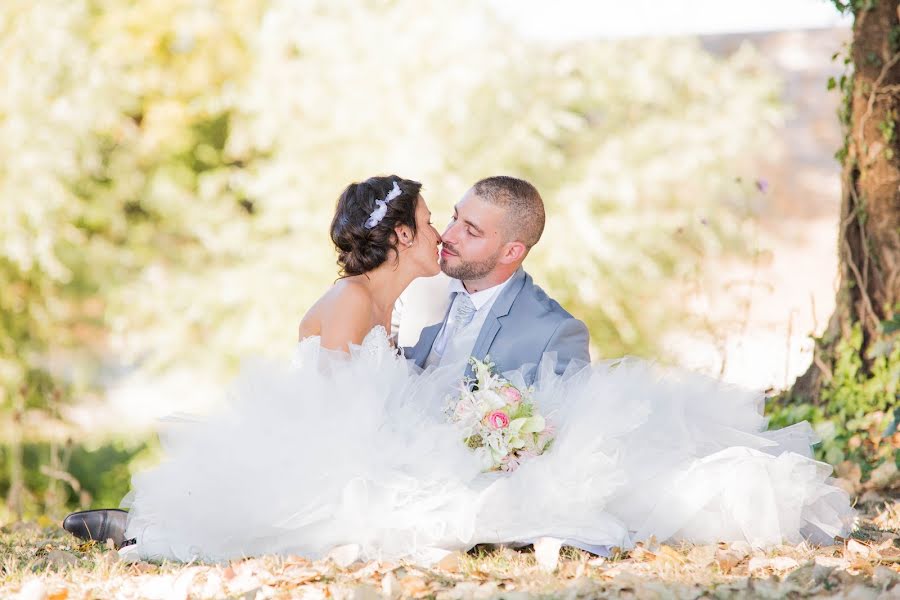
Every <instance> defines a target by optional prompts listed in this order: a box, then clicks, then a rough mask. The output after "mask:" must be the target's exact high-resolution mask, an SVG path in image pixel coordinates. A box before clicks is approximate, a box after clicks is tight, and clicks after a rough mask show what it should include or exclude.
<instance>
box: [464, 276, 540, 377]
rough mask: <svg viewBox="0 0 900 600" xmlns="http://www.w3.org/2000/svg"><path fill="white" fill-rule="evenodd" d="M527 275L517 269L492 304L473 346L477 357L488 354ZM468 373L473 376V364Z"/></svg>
mask: <svg viewBox="0 0 900 600" xmlns="http://www.w3.org/2000/svg"><path fill="white" fill-rule="evenodd" d="M526 277H527V275H526V274H525V271H524V270H523V269H522V268H521V267H519V270H518V271H516V272H515V273H514V274H513V276H512V278H511V279H510V282H509V285H507V286H506V288H505V289H504V290H503V291H502V292H501V293H500V296H499V297H497V299H496V300H495V301H494V304H493V306H491V311H490V312H489V313H488V316H487V319H486V320H485V322H484V325H482V327H481V332H480V333H479V334H478V338H477V339H476V340H475V346H474V347H473V348H472V356H473V357H475V358H476V359H478V360H484V357H485V356H487V354H488V350H490V348H491V344H493V343H494V339H495V338H496V337H497V334H498V333H500V329H502V327H503V323H502V319H503V317H505V316H506V315H508V314H509V311H510V309H511V308H512V305H513V302H515V300H516V297H518V295H519V292H521V291H522V288H523V287H524V286H525V280H526ZM466 375H467V376H472V365H469V367H468V368H467V369H466Z"/></svg>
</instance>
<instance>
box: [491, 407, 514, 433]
mask: <svg viewBox="0 0 900 600" xmlns="http://www.w3.org/2000/svg"><path fill="white" fill-rule="evenodd" d="M488 423H490V424H491V427H493V428H494V429H503V428H504V427H509V415H507V414H506V413H505V412H503V411H502V410H495V411H494V412H492V413H491V414H489V415H488Z"/></svg>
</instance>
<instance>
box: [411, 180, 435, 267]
mask: <svg viewBox="0 0 900 600" xmlns="http://www.w3.org/2000/svg"><path fill="white" fill-rule="evenodd" d="M440 244H441V235H440V234H439V233H438V231H437V229H435V228H434V226H433V225H432V224H431V211H430V210H428V205H427V204H425V199H424V198H423V197H422V196H419V201H418V203H417V205H416V237H415V238H414V239H413V243H412V246H410V247H409V248H408V249H407V251H406V256H407V258H409V259H411V260H412V262H413V264H415V265H416V266H417V267H418V268H419V269H420V270H421V276H422V277H431V276H433V275H437V274H438V273H439V272H440V270H441V265H440V263H439V262H438V260H439V259H440V255H439V246H440Z"/></svg>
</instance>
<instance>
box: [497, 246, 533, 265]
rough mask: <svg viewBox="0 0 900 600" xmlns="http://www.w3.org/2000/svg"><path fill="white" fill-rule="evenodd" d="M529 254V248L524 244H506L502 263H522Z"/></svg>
mask: <svg viewBox="0 0 900 600" xmlns="http://www.w3.org/2000/svg"><path fill="white" fill-rule="evenodd" d="M526 254H528V248H526V247H525V244H523V243H522V242H506V244H505V245H504V247H503V251H502V252H501V253H500V262H501V263H503V264H505V265H509V264H513V263H516V262H520V261H521V260H522V259H524V258H525V255H526Z"/></svg>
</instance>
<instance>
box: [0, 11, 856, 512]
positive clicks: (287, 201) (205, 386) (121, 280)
mask: <svg viewBox="0 0 900 600" xmlns="http://www.w3.org/2000/svg"><path fill="white" fill-rule="evenodd" d="M849 27H850V23H849V21H848V20H846V19H845V18H842V17H841V16H840V15H838V13H837V12H836V11H835V9H834V8H833V6H832V5H831V4H830V3H827V2H824V1H820V0H777V1H776V0H766V1H757V2H752V3H748V2H723V1H718V2H716V1H713V0H694V1H691V0H681V1H676V0H668V1H666V2H659V1H650V0H633V1H632V2H627V3H626V2H608V1H591V2H588V1H582V2H577V1H571V0H569V1H557V2H552V3H550V2H541V1H537V0H492V1H490V2H478V1H475V0H461V1H457V2H452V3H451V2H422V1H416V2H414V1H412V0H397V1H374V0H358V1H349V0H332V1H328V2H325V1H313V0H216V1H212V0H205V1H204V0H155V1H154V2H136V3H126V2H121V1H120V0H58V1H54V0H6V1H5V2H4V3H3V4H2V6H0V33H2V35H0V90H2V91H0V310H2V320H0V352H2V354H0V435H2V436H3V438H2V439H3V444H4V445H3V447H2V452H3V457H4V458H3V462H2V464H0V494H2V495H4V496H6V497H8V498H9V497H12V496H15V501H14V502H13V501H10V502H9V503H8V504H9V505H10V511H14V510H26V511H27V510H39V509H43V508H46V507H53V506H55V505H58V506H62V505H63V504H65V503H66V502H68V503H70V505H71V504H72V503H75V504H78V503H80V504H83V505H88V504H94V505H99V504H104V503H105V504H110V503H113V504H117V503H118V498H119V497H120V496H121V494H122V492H123V491H124V490H125V489H126V488H127V485H128V465H129V461H138V462H139V461H140V460H142V457H145V456H146V453H145V452H143V450H142V449H143V448H144V447H145V445H146V444H147V443H148V441H149V443H150V445H151V446H152V443H153V442H152V439H153V438H152V434H151V431H152V428H153V426H154V422H155V419H156V418H158V417H160V416H162V415H165V414H167V413H170V412H172V411H191V410H204V409H206V408H208V407H209V406H210V405H211V404H213V403H214V402H215V401H216V398H217V397H219V395H220V394H221V393H222V389H223V388H224V387H225V386H226V385H227V382H228V380H229V378H230V376H231V375H232V374H233V373H234V372H235V370H236V369H237V368H238V367H239V364H240V361H241V359H242V358H244V357H247V356H252V355H257V354H260V353H265V354H281V355H284V354H286V353H289V352H290V350H291V347H292V345H293V344H294V343H295V341H296V331H297V324H298V322H299V319H300V317H301V316H302V315H303V313H304V312H305V310H306V309H307V308H308V307H309V306H310V305H311V303H312V302H313V301H314V300H315V298H317V296H318V295H319V294H321V293H322V291H323V290H324V289H325V288H326V286H328V285H329V284H330V283H331V282H332V281H333V280H334V279H335V277H336V275H337V268H336V265H335V254H334V252H333V250H332V248H331V247H330V244H329V239H328V235H327V229H328V223H329V221H330V217H331V211H332V209H333V206H334V202H335V200H336V198H337V195H338V194H339V193H340V191H341V189H342V188H343V187H344V186H345V185H346V184H347V183H349V182H351V181H356V180H360V179H364V178H366V177H368V176H370V175H373V174H390V173H396V174H400V175H402V176H403V177H408V178H413V179H417V180H419V181H422V182H423V183H424V184H425V188H424V190H423V194H424V195H425V197H426V199H427V201H428V202H429V205H430V207H431V208H432V210H433V211H434V214H435V220H436V223H437V224H438V226H439V228H440V226H441V224H443V223H444V222H445V221H446V218H447V217H448V216H449V214H450V209H451V207H452V205H453V203H454V202H455V201H457V200H458V199H459V198H460V197H461V196H462V194H463V193H464V192H465V191H466V189H467V187H468V186H469V185H471V184H472V183H473V182H474V181H476V180H477V179H479V178H481V177H484V176H488V175H493V174H501V173H502V174H512V175H517V176H521V177H525V178H527V179H529V180H531V181H532V182H533V183H535V184H536V185H537V187H538V188H539V190H540V191H541V193H542V195H543V197H544V199H545V202H546V204H547V212H548V223H547V229H546V231H545V235H544V237H543V239H542V240H541V242H540V244H539V245H538V246H537V247H536V248H535V250H534V251H533V252H532V254H531V255H530V256H529V258H528V260H527V262H526V268H527V269H528V271H529V272H531V273H532V275H533V276H534V277H535V279H536V280H537V281H538V283H539V284H541V285H542V286H543V287H544V288H545V289H547V290H548V291H549V292H550V293H551V295H553V296H554V297H556V298H557V299H558V300H559V301H560V302H561V303H562V304H563V305H564V306H565V307H566V308H568V309H569V311H570V312H572V313H574V314H575V315H576V316H578V317H579V318H581V319H583V320H584V321H585V322H586V323H587V324H588V325H589V327H590V330H591V334H592V352H593V355H594V356H595V357H597V358H604V357H613V356H619V355H622V354H637V355H641V356H646V357H653V358H657V359H659V360H661V361H664V362H668V363H673V364H678V365H683V366H687V367H690V368H695V369H699V370H702V371H704V372H707V373H709V374H712V375H714V376H717V377H722V378H723V379H725V380H727V381H730V382H735V383H740V384H743V385H747V386H751V387H755V388H759V389H770V388H771V389H780V388H784V387H786V386H787V385H789V384H790V383H791V382H792V380H793V378H794V377H796V376H797V375H798V374H800V373H801V372H803V371H804V370H805V368H806V367H807V366H808V364H809V361H810V359H811V348H812V343H811V341H810V340H809V337H808V336H809V335H810V334H811V333H813V332H814V331H815V332H821V330H822V329H823V328H824V326H825V320H826V319H827V317H828V315H830V314H831V309H832V307H833V300H834V298H833V297H834V289H835V277H836V273H837V267H836V256H835V246H836V238H837V230H838V228H837V219H838V209H839V166H838V164H837V162H836V161H835V160H834V158H833V155H834V153H835V151H836V150H837V148H838V146H839V144H840V131H839V125H838V120H837V118H836V115H835V111H836V108H837V103H838V97H837V93H836V92H829V91H827V89H826V84H827V82H828V80H829V78H830V77H839V76H840V74H841V73H842V72H843V68H844V65H843V64H842V62H841V61H840V60H839V59H838V60H835V59H833V56H834V55H835V54H836V53H837V52H838V51H840V50H841V49H842V47H843V45H844V44H846V43H847V42H848V40H849V39H850V30H849ZM16 482H20V484H21V485H19V484H17V483H16ZM16 485H18V486H19V487H18V491H17V493H16V494H12V493H11V492H10V490H11V489H12V488H13V487H15V486H16ZM54 503H55V504H54ZM13 505H15V506H13ZM23 507H24V508H23ZM2 520H3V519H0V521H2Z"/></svg>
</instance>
